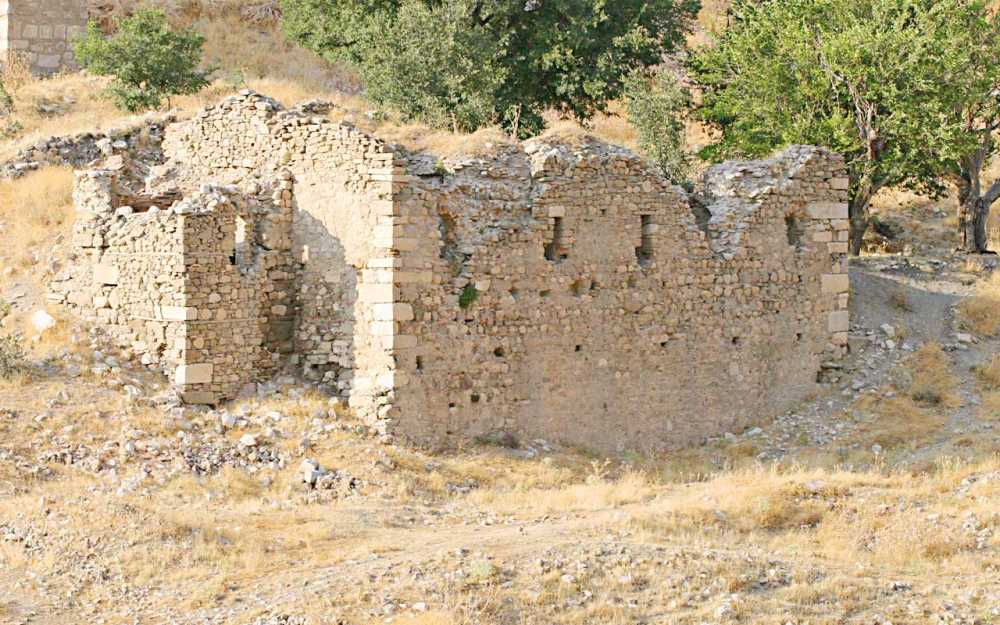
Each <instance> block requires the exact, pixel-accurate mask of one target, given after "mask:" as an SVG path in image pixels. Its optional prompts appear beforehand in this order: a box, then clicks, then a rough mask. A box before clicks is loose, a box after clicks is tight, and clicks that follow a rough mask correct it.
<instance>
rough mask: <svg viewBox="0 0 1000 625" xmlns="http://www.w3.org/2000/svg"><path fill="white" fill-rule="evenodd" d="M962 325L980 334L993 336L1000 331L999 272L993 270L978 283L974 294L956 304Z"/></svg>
mask: <svg viewBox="0 0 1000 625" xmlns="http://www.w3.org/2000/svg"><path fill="white" fill-rule="evenodd" d="M958 320H959V321H960V322H961V324H962V326H963V327H964V328H966V329H967V330H969V331H970V332H974V333H976V334H978V335H980V336H995V335H996V334H997V332H998V331H1000V272H993V273H992V274H990V276H989V277H988V278H986V279H985V280H983V281H982V282H980V283H979V285H978V286H977V289H976V294H975V295H973V296H972V297H968V298H966V299H964V300H962V301H961V303H959V305H958Z"/></svg>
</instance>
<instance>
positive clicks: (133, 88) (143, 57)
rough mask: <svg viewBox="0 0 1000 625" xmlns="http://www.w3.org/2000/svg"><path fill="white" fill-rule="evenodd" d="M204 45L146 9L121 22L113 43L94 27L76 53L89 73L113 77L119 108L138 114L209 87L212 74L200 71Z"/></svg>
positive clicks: (112, 95) (111, 89) (79, 42)
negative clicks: (172, 97)
mask: <svg viewBox="0 0 1000 625" xmlns="http://www.w3.org/2000/svg"><path fill="white" fill-rule="evenodd" d="M204 42H205V38H204V37H202V36H201V35H200V34H198V33H197V32H195V31H193V30H190V29H181V30H173V29H171V28H170V24H169V23H168V22H167V17H166V14H164V13H163V11H158V10H151V9H144V10H140V11H138V12H136V13H135V14H134V15H133V16H131V17H128V18H125V19H122V20H120V21H119V22H118V29H117V32H116V33H115V34H114V35H112V36H111V37H105V35H104V33H103V32H102V31H101V29H100V28H99V27H98V25H97V24H96V23H95V22H91V23H90V25H89V27H88V29H87V34H86V35H84V36H83V37H81V38H79V39H78V40H77V41H76V42H75V46H74V51H75V53H76V59H77V61H78V62H79V63H80V65H82V66H83V67H85V68H86V69H87V70H89V71H91V72H93V73H95V74H101V75H105V76H112V77H114V80H112V82H111V85H110V86H109V87H108V89H107V94H108V96H109V97H110V98H111V99H112V100H113V101H114V102H115V104H116V105H117V106H118V107H119V108H122V109H125V110H127V111H132V112H135V111H141V110H144V109H151V108H158V107H159V106H161V105H162V104H163V101H164V100H167V101H168V104H169V98H170V96H172V95H186V94H191V93H196V92H198V91H199V90H201V89H202V88H203V87H205V86H206V85H208V76H209V75H210V74H211V72H212V71H211V70H205V71H202V70H199V69H198V66H199V63H200V62H201V56H202V45H203V44H204Z"/></svg>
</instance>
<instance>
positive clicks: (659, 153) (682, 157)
mask: <svg viewBox="0 0 1000 625" xmlns="http://www.w3.org/2000/svg"><path fill="white" fill-rule="evenodd" d="M625 101H626V105H627V107H628V118H629V122H630V123H631V124H632V126H633V127H634V128H635V130H636V132H637V133H638V135H639V148H640V149H641V150H642V151H643V153H644V154H645V155H646V156H648V157H649V158H651V159H652V160H653V161H655V162H656V164H658V165H659V166H660V167H661V168H662V169H663V172H664V174H666V176H667V177H668V178H670V180H671V181H672V182H674V183H675V184H682V183H684V182H686V181H687V179H688V176H689V175H690V173H691V155H690V154H689V153H688V152H687V150H686V149H685V145H684V118H683V113H684V111H685V110H686V109H687V108H688V106H689V105H690V103H691V94H690V93H689V92H688V91H687V90H686V89H685V88H684V87H682V86H681V85H680V84H679V83H678V82H677V80H676V79H674V77H673V76H671V75H670V74H669V73H668V72H666V71H664V70H660V71H658V72H655V73H653V74H650V73H649V72H647V71H643V70H637V71H634V72H632V73H631V74H630V75H629V77H628V78H627V79H626V80H625Z"/></svg>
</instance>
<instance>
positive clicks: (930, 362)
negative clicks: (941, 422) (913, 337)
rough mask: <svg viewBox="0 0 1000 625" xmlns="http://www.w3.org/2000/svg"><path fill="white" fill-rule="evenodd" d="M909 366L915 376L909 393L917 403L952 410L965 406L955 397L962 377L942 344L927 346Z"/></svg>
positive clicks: (916, 354) (910, 359)
mask: <svg viewBox="0 0 1000 625" xmlns="http://www.w3.org/2000/svg"><path fill="white" fill-rule="evenodd" d="M906 366H907V367H908V368H909V369H910V371H911V372H912V374H913V383H912V385H911V386H910V388H909V392H910V396H911V397H912V398H913V399H914V400H915V401H918V402H921V403H925V404H930V405H934V406H938V405H940V406H945V407H949V408H954V407H956V406H958V405H961V398H959V397H958V395H957V394H956V393H955V389H956V388H957V387H958V377H957V376H955V374H954V372H952V367H951V359H950V358H949V357H948V354H946V353H945V352H944V349H943V348H942V347H941V345H940V344H938V343H927V344H925V345H924V346H923V347H921V348H920V349H919V350H917V352H916V353H915V354H913V356H911V357H910V358H909V359H908V360H907V363H906Z"/></svg>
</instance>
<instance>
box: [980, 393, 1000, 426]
mask: <svg viewBox="0 0 1000 625" xmlns="http://www.w3.org/2000/svg"><path fill="white" fill-rule="evenodd" d="M979 418H980V419H984V420H986V421H1000V392H996V391H994V392H990V393H985V394H983V397H982V401H981V403H980V405H979Z"/></svg>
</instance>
